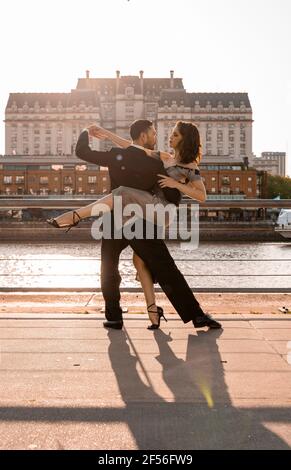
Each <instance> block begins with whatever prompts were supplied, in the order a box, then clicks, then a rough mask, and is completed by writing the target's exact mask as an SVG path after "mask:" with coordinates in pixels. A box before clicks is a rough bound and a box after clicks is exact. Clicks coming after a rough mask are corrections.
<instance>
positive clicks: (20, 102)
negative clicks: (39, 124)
mask: <svg viewBox="0 0 291 470" xmlns="http://www.w3.org/2000/svg"><path fill="white" fill-rule="evenodd" d="M98 101H99V99H98V97H97V95H96V93H95V92H94V91H92V90H84V91H80V90H72V91H71V93H10V94H9V98H8V103H7V106H6V111H7V110H8V109H9V108H11V107H12V106H13V104H16V106H17V107H18V108H22V107H23V106H24V105H25V104H27V106H28V107H29V108H33V107H34V106H35V105H36V104H38V105H39V107H40V108H46V107H47V105H50V106H51V107H52V108H56V107H57V106H59V105H61V106H62V107H63V108H71V107H72V106H79V105H80V104H85V105H86V106H90V105H92V106H94V107H95V106H98Z"/></svg>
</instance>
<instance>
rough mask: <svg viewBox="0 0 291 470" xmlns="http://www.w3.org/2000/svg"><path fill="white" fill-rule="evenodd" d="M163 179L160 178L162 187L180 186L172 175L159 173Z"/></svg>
mask: <svg viewBox="0 0 291 470" xmlns="http://www.w3.org/2000/svg"><path fill="white" fill-rule="evenodd" d="M158 176H160V177H161V178H162V179H161V180H159V185H160V186H161V188H177V187H178V181H176V180H174V178H171V177H170V176H166V175H158Z"/></svg>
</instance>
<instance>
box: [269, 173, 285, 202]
mask: <svg viewBox="0 0 291 470" xmlns="http://www.w3.org/2000/svg"><path fill="white" fill-rule="evenodd" d="M277 196H280V198H281V199H291V178H288V177H282V176H272V175H269V174H268V177H267V197H268V198H269V199H273V198H274V197H277Z"/></svg>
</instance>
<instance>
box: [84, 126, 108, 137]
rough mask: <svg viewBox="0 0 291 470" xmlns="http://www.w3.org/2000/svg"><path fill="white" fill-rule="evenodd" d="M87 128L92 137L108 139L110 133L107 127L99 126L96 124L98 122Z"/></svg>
mask: <svg viewBox="0 0 291 470" xmlns="http://www.w3.org/2000/svg"><path fill="white" fill-rule="evenodd" d="M87 130H88V132H89V136H90V137H96V139H99V140H105V139H107V136H108V133H107V131H106V129H103V127H98V126H96V124H91V125H90V126H88V127H87Z"/></svg>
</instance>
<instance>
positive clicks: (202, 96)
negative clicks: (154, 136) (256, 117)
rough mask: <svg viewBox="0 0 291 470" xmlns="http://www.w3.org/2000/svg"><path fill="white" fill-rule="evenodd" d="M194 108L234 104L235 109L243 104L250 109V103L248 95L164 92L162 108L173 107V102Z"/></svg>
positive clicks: (179, 91) (160, 102)
mask: <svg viewBox="0 0 291 470" xmlns="http://www.w3.org/2000/svg"><path fill="white" fill-rule="evenodd" d="M174 101H175V102H176V104H177V105H178V106H179V105H184V106H186V107H189V108H193V107H194V106H195V104H198V103H199V106H200V107H201V108H205V107H206V105H207V104H210V105H211V106H212V107H213V108H217V106H218V105H219V104H222V106H223V107H224V108H228V107H229V105H230V103H231V102H232V103H233V105H234V107H236V108H239V107H240V106H241V103H244V105H245V106H246V107H247V108H250V107H251V105H250V101H249V97H248V94H247V93H186V92H185V91H183V90H173V91H164V92H162V94H161V98H160V101H159V104H160V106H165V105H168V106H171V104H172V103H173V102H174Z"/></svg>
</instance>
